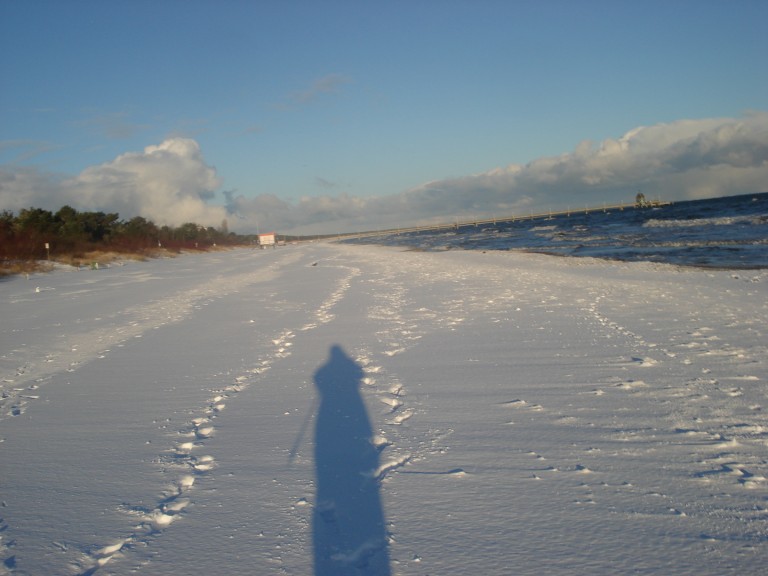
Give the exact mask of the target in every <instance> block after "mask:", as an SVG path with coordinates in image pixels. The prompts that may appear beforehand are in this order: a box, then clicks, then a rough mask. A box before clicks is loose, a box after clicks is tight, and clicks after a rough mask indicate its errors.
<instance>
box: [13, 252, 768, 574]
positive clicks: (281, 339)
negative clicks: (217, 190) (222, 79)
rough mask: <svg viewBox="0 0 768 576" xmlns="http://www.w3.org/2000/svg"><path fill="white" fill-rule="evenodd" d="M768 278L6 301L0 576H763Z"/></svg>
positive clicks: (365, 262)
mask: <svg viewBox="0 0 768 576" xmlns="http://www.w3.org/2000/svg"><path fill="white" fill-rule="evenodd" d="M766 326H768V274H767V273H766V272H765V271H739V272H738V273H736V272H733V271H725V270H723V271H714V270H706V271H705V270H697V269H679V268H675V267H671V266H664V265H655V264H643V263H634V264H622V263H616V262H605V261H598V260H589V259H579V260H576V259H567V258H555V257H548V256H541V255H533V254H519V253H518V254H514V253H506V252H498V253H480V252H459V251H451V252H441V253H424V252H415V251H411V252H409V251H402V250H400V249H394V248H381V247H367V246H366V247H363V246H341V245H334V244H322V243H313V244H305V245H301V246H288V247H285V248H280V249H276V250H264V251H262V250H255V251H254V250H245V249H244V250H235V251H229V252H219V253H211V254H203V255H195V256H183V257H179V258H176V259H171V260H155V261H150V262H143V263H130V264H126V265H124V266H112V267H110V268H108V269H101V270H94V271H80V272H74V271H72V272H68V271H63V270H59V271H56V272H55V273H52V274H48V275H35V276H32V277H31V278H30V279H25V278H22V277H18V278H12V279H6V280H3V281H1V282H0V387H1V388H2V398H1V399H0V501H2V508H0V518H1V520H0V560H1V561H2V564H0V574H2V573H7V574H15V573H18V574H40V575H50V574H57V575H77V574H81V575H82V574H93V573H98V574H102V573H103V574H114V575H123V574H136V573H138V574H147V575H149V574H151V575H153V576H155V575H161V576H162V575H166V574H167V575H171V574H192V573H199V574H228V575H235V574H249V575H250V574H297V575H299V574H306V575H308V574H314V575H315V576H330V575H345V574H371V575H390V574H391V575H425V574H483V575H506V574H561V575H568V574H574V575H576V574H578V575H581V574H630V573H632V574H638V573H639V574H697V575H701V574H750V573H751V574H757V573H761V572H762V571H764V569H765V566H766V565H768V480H767V479H766V477H767V476H768V420H767V419H766V410H768V386H766V381H767V380H768V334H767V333H766Z"/></svg>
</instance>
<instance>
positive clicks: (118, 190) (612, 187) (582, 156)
mask: <svg viewBox="0 0 768 576" xmlns="http://www.w3.org/2000/svg"><path fill="white" fill-rule="evenodd" d="M371 177H376V175H375V174H372V175H371ZM219 186H220V182H219V179H218V177H217V175H216V171H215V169H214V168H212V167H210V166H208V165H207V164H206V162H205V160H204V159H203V156H202V153H201V150H200V147H199V146H198V144H197V143H196V142H195V141H194V140H190V139H183V138H172V139H169V140H166V141H164V142H163V143H161V144H160V145H158V146H149V147H147V148H145V149H144V151H143V152H129V153H126V154H123V155H121V156H118V157H117V158H116V159H115V160H113V161H111V162H108V163H105V164H101V165H98V166H93V167H91V168H88V169H87V170H84V171H83V172H82V173H81V174H79V175H78V176H76V177H73V178H72V177H70V178H60V177H56V176H54V175H51V174H45V173H41V172H39V171H37V170H34V169H29V168H27V169H22V168H13V167H5V168H0V209H11V210H18V209H20V208H25V207H30V206H35V207H40V208H46V209H51V210H56V209H58V208H60V207H61V206H62V205H64V204H69V205H71V206H73V207H75V208H77V209H79V210H103V211H109V212H118V213H119V214H120V215H121V217H123V218H129V217H132V216H135V215H141V216H144V217H146V218H149V219H151V220H153V221H155V222H156V223H158V224H168V225H178V224H182V223H184V222H198V223H200V224H204V225H212V226H218V225H219V224H220V223H221V221H222V220H223V219H224V218H228V219H229V227H230V229H231V230H235V231H238V232H255V231H256V230H257V229H259V230H261V231H266V230H268V229H269V230H276V231H279V232H285V233H304V234H315V233H317V234H321V233H333V232H350V231H357V230H371V229H379V228H391V227H397V226H407V225H415V224H424V223H429V222H449V221H452V220H453V219H455V218H459V219H464V218H473V217H481V216H505V215H506V216H509V215H525V214H527V213H528V212H530V211H534V212H539V211H546V210H564V209H566V208H579V207H583V206H586V205H588V206H593V205H600V204H602V203H604V202H605V203H620V202H631V201H632V200H633V199H634V196H635V194H636V193H637V192H638V191H642V192H643V193H644V194H645V196H646V197H647V198H660V199H662V200H676V201H679V200H691V199H698V198H709V197H716V196H728V195H734V194H744V193H751V192H762V191H768V113H766V112H755V113H750V114H747V115H745V116H744V117H742V118H738V119H733V118H710V119H702V120H680V121H677V122H672V123H668V124H657V125H654V126H647V127H645V126H644V127H639V128H635V129H633V130H630V131H629V132H627V133H626V134H624V135H623V136H621V137H620V138H617V139H607V140H604V141H603V142H600V143H597V144H596V143H593V142H588V141H585V142H581V143H580V144H578V145H577V146H576V147H575V149H574V150H573V151H572V152H569V153H566V154H562V155H560V156H555V157H547V158H540V159H538V160H535V161H533V162H530V163H528V164H525V165H518V164H511V165H509V166H505V167H499V168H495V169H493V170H489V171H487V172H483V173H480V174H473V175H468V176H464V177H461V178H451V179H445V180H435V181H432V182H428V183H425V184H422V185H420V186H417V187H415V188H413V189H411V190H407V191H405V192H401V193H398V194H393V195H390V196H381V197H373V198H371V197H361V196H354V195H348V194H342V195H337V196H331V195H327V196H307V197H303V198H301V199H299V200H298V201H287V200H283V199H280V198H279V197H277V196H274V195H260V196H256V197H246V196H242V195H240V196H237V195H235V194H234V193H231V192H225V193H223V196H224V198H223V200H222V201H223V203H224V204H225V205H224V206H220V205H214V204H212V203H211V201H212V200H214V199H215V197H216V193H215V190H216V189H217V188H218V187H219Z"/></svg>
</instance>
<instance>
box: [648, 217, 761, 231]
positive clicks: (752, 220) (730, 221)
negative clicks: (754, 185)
mask: <svg viewBox="0 0 768 576" xmlns="http://www.w3.org/2000/svg"><path fill="white" fill-rule="evenodd" d="M766 223H768V214H752V215H749V216H717V217H714V218H691V219H686V220H662V219H656V218H653V219H651V220H647V221H646V222H644V223H643V228H693V227H696V226H732V225H734V224H750V225H753V226H759V225H761V224H766Z"/></svg>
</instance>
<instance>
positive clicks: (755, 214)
mask: <svg viewBox="0 0 768 576" xmlns="http://www.w3.org/2000/svg"><path fill="white" fill-rule="evenodd" d="M345 242H353V243H365V244H384V245H388V246H404V247H409V248H413V249H419V250H452V249H461V250H519V251H528V252H542V253H547V254H557V255H561V256H574V257H578V256H589V257H593V258H607V259H613V260H626V261H650V262H665V263H669V264H678V265H683V266H700V267H711V268H734V269H749V268H768V192H763V193H757V194H745V195H740V196H726V197H721V198H713V199H709V200H692V201H686V202H677V203H674V204H671V205H668V206H661V207H656V208H629V209H624V210H618V209H617V210H613V211H610V210H609V211H607V212H603V211H597V212H589V213H583V212H582V213H576V212H574V213H572V214H571V215H562V216H552V217H549V218H538V219H532V220H531V219H528V220H517V221H515V222H499V223H497V224H490V225H489V224H481V225H477V226H476V225H466V226H459V227H458V228H452V229H449V230H438V231H420V232H407V233H397V234H395V233H393V234H387V235H379V236H372V237H367V238H355V239H348V240H345Z"/></svg>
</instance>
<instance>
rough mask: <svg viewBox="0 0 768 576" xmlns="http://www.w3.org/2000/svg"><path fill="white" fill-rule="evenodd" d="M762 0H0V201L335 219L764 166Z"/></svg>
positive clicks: (251, 226) (340, 226)
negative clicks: (0, 79)
mask: <svg viewBox="0 0 768 576" xmlns="http://www.w3.org/2000/svg"><path fill="white" fill-rule="evenodd" d="M765 22H768V3H766V2H764V1H762V0H729V1H725V0H723V1H711V0H695V1H694V0H690V1H689V0H676V1H675V2H669V1H657V0H642V1H639V0H638V1H630V0H626V1H620V0H614V1H598V0H581V1H579V2H573V1H555V0H540V1H524V0H520V1H514V0H507V1H494V0H472V1H470V0H465V1H461V0H441V1H437V0H410V1H398V0H394V1H388V2H383V1H380V2H369V1H361V0H356V1H353V0H344V1H340V0H329V1H325V2H319V1H290V0H288V1H277V0H261V1H250V2H246V1H242V0H240V1H236V0H218V1H213V0H209V1H200V0H188V1H182V0H155V1H149V0H130V1H124V0H110V1H107V2H104V1H94V0H91V1H86V0H68V1H66V2H61V1H51V0H28V1H25V2H20V1H14V0H0V78H2V89H0V210H11V211H18V210H20V209H22V208H28V207H40V208H45V209H49V210H54V211H55V210H57V209H58V208H60V207H61V206H63V205H70V206H72V207H74V208H76V209H78V210H84V211H107V212H118V213H119V214H120V216H121V217H122V218H125V219H128V218H131V217H133V216H137V215H140V216H144V217H147V218H149V219H151V220H153V221H154V222H156V223H158V224H168V225H179V224H182V223H184V222H190V221H192V222H198V223H200V224H204V225H212V226H219V225H221V224H222V223H223V221H224V220H225V219H226V220H227V224H228V228H229V229H230V230H233V231H238V232H243V233H248V232H256V231H266V230H276V231H278V232H285V233H292V232H294V233H332V232H348V231H356V230H370V229H378V228H389V227H397V226H406V225H413V224H420V223H427V222H446V221H453V220H454V219H456V218H458V219H464V218H467V219H469V218H473V217H477V216H487V215H495V216H501V215H515V214H527V213H529V212H530V211H546V210H558V209H565V208H567V207H574V206H585V205H600V204H602V203H604V202H608V203H616V202H630V201H632V200H633V198H634V195H635V194H636V193H637V192H639V191H642V192H643V193H644V194H645V195H646V197H651V198H657V197H658V198H660V199H662V200H684V199H693V198H704V197H714V196H723V195H731V194H740V193H749V192H758V191H766V190H768V72H767V71H766V70H768V68H766V66H765V60H766V57H767V56H768V35H766V34H765Z"/></svg>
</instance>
